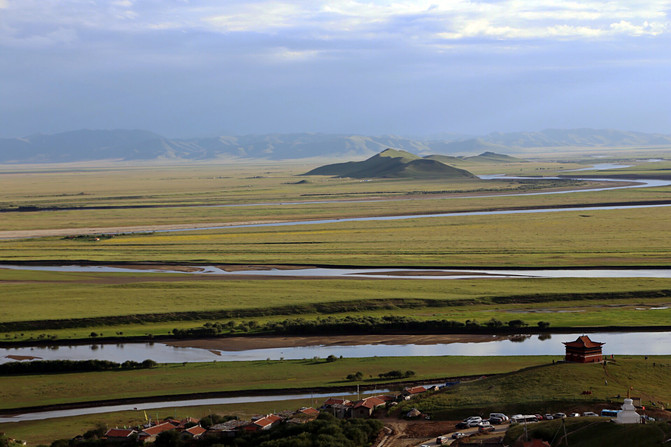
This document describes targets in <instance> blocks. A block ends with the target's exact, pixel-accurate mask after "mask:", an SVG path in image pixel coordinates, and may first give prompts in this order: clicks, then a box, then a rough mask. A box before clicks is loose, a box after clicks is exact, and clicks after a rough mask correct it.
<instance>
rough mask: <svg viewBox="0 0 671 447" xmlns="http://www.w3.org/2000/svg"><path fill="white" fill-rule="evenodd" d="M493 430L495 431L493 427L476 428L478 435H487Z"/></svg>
mask: <svg viewBox="0 0 671 447" xmlns="http://www.w3.org/2000/svg"><path fill="white" fill-rule="evenodd" d="M494 430H496V429H495V428H494V427H492V426H491V425H481V426H480V427H478V432H479V433H489V432H492V431H494Z"/></svg>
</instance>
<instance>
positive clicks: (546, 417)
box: [543, 413, 554, 421]
mask: <svg viewBox="0 0 671 447" xmlns="http://www.w3.org/2000/svg"><path fill="white" fill-rule="evenodd" d="M543 419H545V420H546V421H551V420H553V419H554V416H552V415H551V414H549V413H548V414H546V415H545V416H543Z"/></svg>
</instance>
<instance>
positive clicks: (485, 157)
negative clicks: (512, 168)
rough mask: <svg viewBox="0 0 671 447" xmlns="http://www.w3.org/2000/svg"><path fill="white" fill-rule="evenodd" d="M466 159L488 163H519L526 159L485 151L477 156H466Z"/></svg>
mask: <svg viewBox="0 0 671 447" xmlns="http://www.w3.org/2000/svg"><path fill="white" fill-rule="evenodd" d="M465 160H468V161H478V162H487V163H519V162H521V161H524V160H521V159H519V158H515V157H511V156H510V155H505V154H498V153H496V152H483V153H482V154H480V155H476V156H475V157H466V158H465Z"/></svg>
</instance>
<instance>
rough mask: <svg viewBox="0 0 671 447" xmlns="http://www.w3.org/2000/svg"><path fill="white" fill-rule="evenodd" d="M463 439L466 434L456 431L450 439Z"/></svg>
mask: <svg viewBox="0 0 671 447" xmlns="http://www.w3.org/2000/svg"><path fill="white" fill-rule="evenodd" d="M465 437H466V433H462V432H460V431H458V432H456V433H452V439H461V438H465Z"/></svg>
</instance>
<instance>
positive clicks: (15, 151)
mask: <svg viewBox="0 0 671 447" xmlns="http://www.w3.org/2000/svg"><path fill="white" fill-rule="evenodd" d="M446 138H448V136H446ZM636 146H671V136H670V135H661V134H646V133H640V132H623V131H616V130H594V129H573V130H552V129H551V130H544V131H541V132H516V133H492V134H489V135H486V136H484V137H478V138H466V139H463V138H462V139H455V140H450V139H427V140H422V139H411V138H404V137H397V136H383V137H370V136H362V135H331V134H313V133H299V134H272V135H247V136H221V137H212V138H190V139H174V138H165V137H163V136H161V135H158V134H155V133H152V132H148V131H144V130H77V131H72V132H64V133H59V134H53V135H43V134H38V135H31V136H28V137H23V138H2V139H0V163H56V162H77V161H90V160H126V161H130V160H211V159H217V158H244V159H267V160H285V159H300V158H309V157H330V158H344V157H349V158H353V157H357V158H362V157H369V156H372V155H374V154H376V153H379V152H381V151H383V150H385V149H386V148H390V147H391V148H395V149H400V150H405V151H411V152H413V153H418V154H421V155H428V154H444V155H450V154H451V155H456V154H462V155H463V154H478V153H481V152H507V153H515V152H516V151H523V150H524V149H528V148H536V147H538V148H552V147H586V148H589V147H636Z"/></svg>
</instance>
